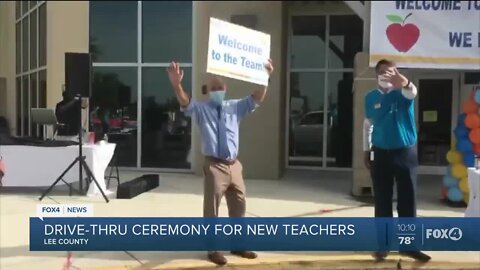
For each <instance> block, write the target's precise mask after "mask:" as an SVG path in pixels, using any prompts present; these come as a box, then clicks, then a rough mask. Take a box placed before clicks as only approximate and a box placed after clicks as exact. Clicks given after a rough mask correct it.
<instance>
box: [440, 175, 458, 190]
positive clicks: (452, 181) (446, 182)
mask: <svg viewBox="0 0 480 270" xmlns="http://www.w3.org/2000/svg"><path fill="white" fill-rule="evenodd" d="M443 186H445V187H448V188H454V187H458V180H457V179H456V178H455V177H453V176H444V177H443Z"/></svg>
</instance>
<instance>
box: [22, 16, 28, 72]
mask: <svg viewBox="0 0 480 270" xmlns="http://www.w3.org/2000/svg"><path fill="white" fill-rule="evenodd" d="M28 53H29V49H28V17H27V18H24V19H23V20H22V62H23V63H22V70H23V71H27V70H28Z"/></svg>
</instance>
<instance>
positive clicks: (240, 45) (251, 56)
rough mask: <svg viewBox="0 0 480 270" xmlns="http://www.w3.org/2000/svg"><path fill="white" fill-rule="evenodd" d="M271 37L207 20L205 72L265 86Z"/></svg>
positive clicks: (266, 83) (236, 26)
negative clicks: (208, 24) (208, 26)
mask: <svg viewBox="0 0 480 270" xmlns="http://www.w3.org/2000/svg"><path fill="white" fill-rule="evenodd" d="M269 58H270V35H268V34H265V33H262V32H258V31H255V30H251V29H248V28H246V27H243V26H239V25H236V24H232V23H228V22H225V21H222V20H219V19H215V18H210V35H209V40H208V60H207V72H208V73H212V74H217V75H220V76H225V77H229V78H233V79H237V80H242V81H247V82H252V83H256V84H260V85H265V86H266V85H268V72H267V70H266V69H265V64H266V63H267V62H268V59H269Z"/></svg>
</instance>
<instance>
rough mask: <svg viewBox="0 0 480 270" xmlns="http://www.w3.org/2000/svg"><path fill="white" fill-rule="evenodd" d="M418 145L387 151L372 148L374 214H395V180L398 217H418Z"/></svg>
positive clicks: (388, 215) (390, 215) (384, 215)
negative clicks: (393, 207) (393, 205)
mask: <svg viewBox="0 0 480 270" xmlns="http://www.w3.org/2000/svg"><path fill="white" fill-rule="evenodd" d="M417 167H418V158H417V149H416V146H412V147H407V148H401V149H394V150H385V149H380V148H378V147H373V163H372V169H371V173H372V180H373V190H374V191H373V192H374V196H375V217H393V209H392V204H393V203H392V200H393V183H394V182H393V181H396V184H397V211H398V216H399V217H416V214H417V207H416V184H417Z"/></svg>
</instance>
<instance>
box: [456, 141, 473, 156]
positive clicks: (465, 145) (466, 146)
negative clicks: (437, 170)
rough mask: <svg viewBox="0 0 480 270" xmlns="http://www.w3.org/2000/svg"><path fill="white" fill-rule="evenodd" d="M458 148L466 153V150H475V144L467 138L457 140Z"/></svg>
mask: <svg viewBox="0 0 480 270" xmlns="http://www.w3.org/2000/svg"><path fill="white" fill-rule="evenodd" d="M457 150H458V151H460V152H462V153H465V152H467V153H468V152H473V144H472V143H471V142H470V141H469V140H466V139H463V140H461V141H458V142H457Z"/></svg>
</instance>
